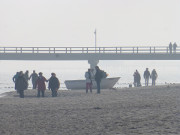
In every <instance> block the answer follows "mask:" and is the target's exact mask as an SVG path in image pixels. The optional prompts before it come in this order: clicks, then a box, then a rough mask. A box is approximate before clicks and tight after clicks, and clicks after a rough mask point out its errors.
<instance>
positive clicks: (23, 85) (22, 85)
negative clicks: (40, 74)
mask: <svg viewBox="0 0 180 135" xmlns="http://www.w3.org/2000/svg"><path fill="white" fill-rule="evenodd" d="M27 87H28V83H27V80H26V79H25V78H24V75H23V72H22V71H21V72H20V73H19V76H18V78H17V80H16V82H15V89H16V90H17V91H18V93H19V96H20V98H24V90H26V89H27Z"/></svg>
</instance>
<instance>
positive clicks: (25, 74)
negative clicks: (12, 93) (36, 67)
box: [24, 70, 29, 86]
mask: <svg viewBox="0 0 180 135" xmlns="http://www.w3.org/2000/svg"><path fill="white" fill-rule="evenodd" d="M24 77H25V79H26V81H27V83H28V80H29V71H28V70H26V72H25V73H24ZM28 86H29V84H28Z"/></svg>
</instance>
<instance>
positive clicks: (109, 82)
mask: <svg viewBox="0 0 180 135" xmlns="http://www.w3.org/2000/svg"><path fill="white" fill-rule="evenodd" d="M119 79H120V77H112V78H103V79H102V81H101V89H111V88H113V86H114V85H115V84H116V83H117V81H118V80H119ZM64 83H65V85H66V88H67V89H71V90H78V89H86V80H66V81H64ZM92 83H93V85H92V88H93V89H96V88H97V86H96V82H95V80H92Z"/></svg>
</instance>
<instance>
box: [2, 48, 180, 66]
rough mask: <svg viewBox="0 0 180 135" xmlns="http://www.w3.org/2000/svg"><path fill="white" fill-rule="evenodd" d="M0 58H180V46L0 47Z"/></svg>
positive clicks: (92, 62)
mask: <svg viewBox="0 0 180 135" xmlns="http://www.w3.org/2000/svg"><path fill="white" fill-rule="evenodd" d="M0 60H88V62H89V64H91V66H94V65H97V63H98V62H99V60H180V48H179V47H177V49H176V52H174V51H173V52H172V53H171V52H170V51H169V48H168V47H167V46H153V47H142V46H141V47H96V48H95V47H0Z"/></svg>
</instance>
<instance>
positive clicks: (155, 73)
mask: <svg viewBox="0 0 180 135" xmlns="http://www.w3.org/2000/svg"><path fill="white" fill-rule="evenodd" d="M157 77H158V75H157V72H156V70H155V69H153V71H152V72H151V79H152V86H155V85H156V79H157Z"/></svg>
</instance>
